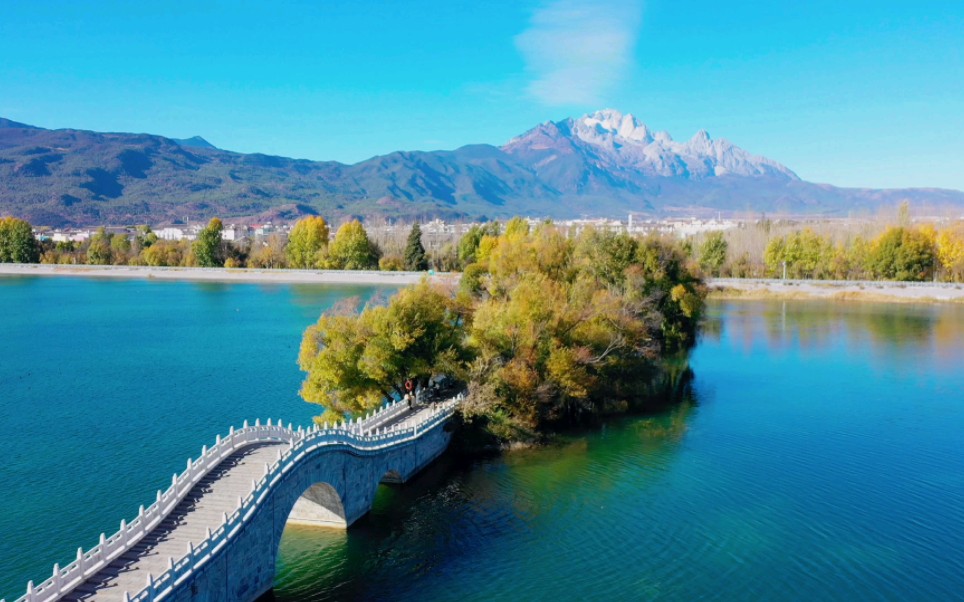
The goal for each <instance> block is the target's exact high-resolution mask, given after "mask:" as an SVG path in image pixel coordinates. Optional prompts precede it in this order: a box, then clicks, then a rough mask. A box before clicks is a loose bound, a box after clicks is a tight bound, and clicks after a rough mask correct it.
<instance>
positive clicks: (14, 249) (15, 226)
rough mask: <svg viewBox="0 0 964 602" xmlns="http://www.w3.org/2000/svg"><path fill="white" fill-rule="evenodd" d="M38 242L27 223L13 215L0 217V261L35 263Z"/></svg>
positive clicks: (36, 260) (38, 257)
mask: <svg viewBox="0 0 964 602" xmlns="http://www.w3.org/2000/svg"><path fill="white" fill-rule="evenodd" d="M39 261H40V243H38V242H37V239H36V238H34V235H33V228H32V227H31V226H30V224H29V223H27V222H25V221H24V220H22V219H17V218H15V217H3V218H0V263H37V262H39Z"/></svg>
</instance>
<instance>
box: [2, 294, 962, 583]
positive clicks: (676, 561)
mask: <svg viewBox="0 0 964 602" xmlns="http://www.w3.org/2000/svg"><path fill="white" fill-rule="evenodd" d="M376 292H377V291H376V289H373V288H356V289H351V290H348V289H345V288H334V287H321V286H288V285H273V286H270V287H260V286H256V285H237V284H232V285H220V284H194V283H151V282H136V281H132V282H116V281H114V282H99V281H92V280H80V279H59V278H57V279H32V278H20V279H0V412H2V416H3V426H4V429H3V431H4V437H3V438H2V439H0V454H2V457H3V458H5V459H7V461H6V462H4V463H3V464H2V465H0V471H2V482H3V483H4V495H3V496H0V597H2V596H4V595H5V596H7V598H8V599H12V598H13V597H14V596H15V594H17V593H19V592H20V591H21V588H22V587H23V585H24V584H25V582H26V580H27V579H35V580H40V579H42V578H45V577H46V576H47V574H48V573H49V570H50V568H49V567H50V565H51V564H52V563H53V562H55V561H59V562H61V564H64V563H66V562H68V561H69V560H70V559H71V557H72V556H73V554H74V553H75V552H76V548H77V546H80V545H82V546H84V547H85V548H86V547H89V546H90V545H92V544H94V543H95V542H96V537H97V535H98V534H99V533H100V531H108V532H112V531H114V530H115V529H116V522H117V521H118V520H119V519H120V518H130V517H132V516H133V515H134V514H136V508H137V505H138V504H140V503H147V502H149V501H150V500H151V499H152V498H153V492H154V490H155V489H157V488H159V487H164V486H166V485H167V484H168V483H169V481H170V474H171V473H173V472H174V471H176V470H180V469H182V468H183V463H184V458H185V457H186V456H187V455H195V456H196V455H197V453H198V452H199V451H200V446H201V445H202V444H204V443H208V444H210V443H211V441H212V440H213V436H214V434H215V433H217V432H224V431H226V429H227V425H229V424H240V422H241V420H243V419H245V418H248V419H253V418H255V417H262V418H264V417H267V416H269V415H270V416H273V417H283V418H284V419H285V420H286V421H287V420H291V421H293V422H295V423H299V422H300V423H307V422H308V420H309V419H310V416H311V415H312V414H314V413H316V408H315V407H314V406H311V405H309V404H305V403H303V402H301V401H300V400H299V399H298V397H297V394H296V393H297V388H298V385H299V383H300V380H301V374H300V373H299V372H298V370H297V367H296V365H295V364H294V362H295V357H296V355H297V347H298V343H299V341H300V333H301V332H302V331H303V329H304V328H305V326H307V325H308V324H309V323H311V322H312V321H314V320H315V319H316V318H317V315H318V314H319V313H320V311H322V310H323V308H325V307H327V306H328V305H330V304H331V303H333V302H334V301H336V300H337V299H339V298H341V297H344V296H348V295H353V294H355V295H362V296H368V295H371V294H374V293H376ZM691 366H692V368H693V370H694V372H695V375H696V376H695V381H694V387H693V388H694V391H693V395H692V399H691V400H690V401H689V402H687V403H685V404H683V405H682V406H680V407H678V408H676V409H674V410H673V411H671V412H668V413H666V414H663V415H660V416H655V417H632V418H624V419H620V420H613V421H610V422H607V423H606V424H605V426H602V427H600V428H597V429H594V430H592V431H590V432H586V433H583V434H577V435H570V436H567V437H566V438H565V440H563V441H562V442H561V443H560V444H559V445H556V446H552V447H548V448H545V449H538V450H533V451H524V452H516V453H511V454H508V455H505V456H503V457H499V458H492V459H487V460H477V461H473V462H463V461H456V460H454V459H452V458H443V459H442V460H441V461H440V462H438V463H436V464H435V465H433V466H432V467H430V468H429V469H428V470H427V471H425V472H424V473H423V474H421V475H419V476H418V477H417V478H416V479H414V480H413V481H412V482H410V483H408V484H406V485H404V486H401V487H390V488H389V487H383V488H381V490H380V492H379V496H378V499H377V501H376V506H375V508H374V510H373V512H372V513H371V514H370V515H368V516H367V517H365V518H364V519H362V520H361V521H359V523H357V524H356V526H354V527H353V528H352V529H351V530H350V531H348V532H347V533H346V532H337V531H325V530H314V529H295V528H289V529H288V530H287V531H286V533H285V536H284V538H283V541H282V547H281V550H280V555H279V562H278V577H277V587H276V590H275V597H276V598H277V599H278V600H282V601H285V602H288V601H295V600H352V599H356V600H380V599H397V600H520V599H525V600H579V599H586V598H593V599H626V600H686V599H694V598H706V599H720V600H732V599H765V600H784V599H785V600H798V599H821V600H855V599H860V600H863V599H881V600H911V599H914V600H917V599H929V600H947V599H960V598H961V594H960V592H962V591H964V453H962V449H961V442H962V429H964V307H960V306H957V307H955V306H940V305H923V306H913V305H878V304H839V303H837V304H834V303H828V302H813V301H811V302H808V301H796V302H787V303H782V302H759V303H756V302H729V303H714V304H712V305H711V306H710V319H709V321H708V322H707V325H706V329H705V335H704V336H703V338H702V340H701V341H700V344H699V345H698V347H697V348H696V350H695V351H694V353H693V355H692V359H691ZM105 475H109V476H107V477H106V480H105Z"/></svg>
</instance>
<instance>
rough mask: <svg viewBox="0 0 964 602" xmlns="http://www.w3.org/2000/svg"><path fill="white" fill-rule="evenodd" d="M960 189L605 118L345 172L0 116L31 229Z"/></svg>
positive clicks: (936, 202)
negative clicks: (877, 183) (801, 169)
mask: <svg viewBox="0 0 964 602" xmlns="http://www.w3.org/2000/svg"><path fill="white" fill-rule="evenodd" d="M905 200H906V201H909V202H910V203H911V204H912V207H913V208H914V210H915V211H917V212H925V213H939V212H945V211H954V212H960V211H964V192H961V191H956V190H946V189H937V188H912V189H888V190H875V189H869V188H840V187H835V186H831V185H828V184H814V183H811V182H806V181H804V180H801V179H800V178H799V177H798V176H797V175H796V174H795V173H794V172H793V171H791V170H790V169H789V168H787V167H785V166H783V165H781V164H780V163H778V162H776V161H773V160H770V159H767V158H765V157H761V156H757V155H753V154H751V153H749V152H747V151H745V150H744V149H742V148H740V147H738V146H735V145H734V144H732V143H730V142H729V141H727V140H725V139H718V140H714V139H713V138H711V137H710V135H709V134H708V133H707V132H706V131H702V130H701V131H700V132H698V133H697V134H696V135H695V136H693V137H692V138H691V139H689V140H687V141H685V142H678V141H675V140H673V138H672V137H671V136H670V135H669V134H668V133H666V132H661V131H652V130H650V128H648V127H647V126H646V125H645V124H643V123H642V122H640V121H639V120H638V119H636V118H635V117H633V116H632V115H629V114H626V115H623V114H622V113H620V112H618V111H615V110H612V109H607V110H602V111H597V112H595V113H592V114H589V115H584V116H582V117H580V118H577V119H572V118H570V119H564V120H562V121H557V122H546V123H543V124H540V125H538V126H536V127H534V128H532V129H531V130H529V131H528V132H525V133H524V134H522V135H520V136H517V137H515V138H513V139H512V140H510V141H509V142H508V143H506V144H505V145H503V146H501V147H496V146H491V145H487V144H474V145H469V146H463V147H461V148H458V149H456V150H451V151H431V152H422V151H411V152H408V151H399V152H393V153H390V154H387V155H383V156H377V157H373V158H371V159H368V160H366V161H362V162H359V163H355V164H353V165H347V164H343V163H338V162H335V161H308V160H303V159H289V158H285V157H276V156H269V155H263V154H258V153H253V154H243V153H236V152H231V151H227V150H222V149H219V148H216V147H215V146H214V145H212V144H210V143H209V142H208V141H206V140H204V139H203V138H201V137H200V136H195V137H193V138H188V139H183V140H182V139H172V138H165V137H163V136H156V135H150V134H127V133H99V132H91V131H85V130H74V129H58V130H49V129H44V128H39V127H34V126H30V125H26V124H22V123H17V122H15V121H10V120H8V119H2V118H0V215H3V214H12V215H16V216H19V217H22V218H24V219H27V220H28V221H30V222H31V223H33V224H35V225H48V226H69V225H73V226H84V225H96V224H115V225H120V224H138V223H150V224H160V223H167V222H176V221H184V220H192V221H198V220H205V219H207V218H210V217H212V216H215V215H217V216H221V217H223V218H238V219H243V218H249V219H250V220H252V221H258V220H266V219H275V220H291V219H295V218H297V217H300V216H303V215H311V214H320V215H324V216H325V217H327V218H329V219H330V220H338V219H340V218H343V217H349V216H353V217H361V218H371V217H375V216H383V217H389V218H408V219H414V218H418V219H423V220H424V219H427V218H433V217H441V218H443V219H472V220H478V219H494V218H500V217H508V216H513V215H528V216H533V217H537V216H545V217H553V218H572V217H581V216H592V217H613V216H616V217H623V216H625V215H626V214H627V213H630V212H632V213H634V214H637V215H651V216H654V217H667V216H682V215H694V216H700V215H716V214H717V213H724V214H734V213H741V214H747V213H754V214H755V213H761V212H766V213H770V214H793V215H823V216H846V215H848V214H855V213H856V214H859V213H873V212H876V211H878V210H880V209H882V208H890V207H893V206H895V205H897V204H899V203H901V202H903V201H905Z"/></svg>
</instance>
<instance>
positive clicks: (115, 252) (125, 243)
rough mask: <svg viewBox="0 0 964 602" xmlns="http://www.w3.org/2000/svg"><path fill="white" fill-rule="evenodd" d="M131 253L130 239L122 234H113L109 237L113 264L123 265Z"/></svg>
mask: <svg viewBox="0 0 964 602" xmlns="http://www.w3.org/2000/svg"><path fill="white" fill-rule="evenodd" d="M130 254H131V241H130V239H129V238H127V236H125V235H123V234H114V235H113V236H111V238H110V255H111V262H112V263H113V264H114V265H124V264H126V263H127V260H128V259H129V257H130Z"/></svg>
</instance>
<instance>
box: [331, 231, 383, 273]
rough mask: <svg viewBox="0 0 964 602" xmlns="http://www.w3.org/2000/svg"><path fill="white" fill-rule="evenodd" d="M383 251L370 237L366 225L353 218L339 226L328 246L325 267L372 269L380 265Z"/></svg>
mask: <svg viewBox="0 0 964 602" xmlns="http://www.w3.org/2000/svg"><path fill="white" fill-rule="evenodd" d="M380 255H381V253H380V252H379V250H378V247H376V246H375V244H374V243H372V241H371V240H370V239H369V238H368V233H367V232H365V227H364V226H362V224H361V222H359V221H358V220H352V221H350V222H348V223H346V224H343V225H342V226H341V227H340V228H338V232H337V233H336V234H335V240H333V241H332V242H331V245H329V247H328V256H327V258H326V260H325V265H324V267H326V268H328V269H335V270H371V269H375V268H377V267H378V259H379V257H380Z"/></svg>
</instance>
